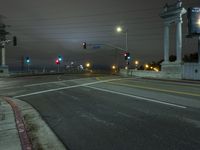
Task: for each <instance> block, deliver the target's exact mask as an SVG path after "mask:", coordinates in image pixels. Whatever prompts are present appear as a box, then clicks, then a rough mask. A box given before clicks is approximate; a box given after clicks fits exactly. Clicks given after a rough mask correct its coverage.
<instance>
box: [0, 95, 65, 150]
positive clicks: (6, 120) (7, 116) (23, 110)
mask: <svg viewBox="0 0 200 150" xmlns="http://www.w3.org/2000/svg"><path fill="white" fill-rule="evenodd" d="M11 106H12V107H11ZM37 149H42V150H66V148H65V146H64V145H63V144H62V143H61V142H60V140H59V139H58V138H57V136H56V135H55V134H54V132H53V131H52V130H51V129H50V128H49V127H48V125H47V124H46V123H45V122H44V121H43V119H42V118H41V116H40V115H39V113H38V112H37V111H36V110H35V109H34V108H33V107H32V106H31V105H29V104H28V103H26V102H24V101H21V100H17V99H11V98H6V97H0V150H37Z"/></svg>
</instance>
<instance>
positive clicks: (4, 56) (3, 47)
mask: <svg viewBox="0 0 200 150" xmlns="http://www.w3.org/2000/svg"><path fill="white" fill-rule="evenodd" d="M1 65H2V66H3V67H4V66H6V50H5V45H2V63H1Z"/></svg>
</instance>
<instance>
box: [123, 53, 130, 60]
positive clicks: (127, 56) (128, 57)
mask: <svg viewBox="0 0 200 150" xmlns="http://www.w3.org/2000/svg"><path fill="white" fill-rule="evenodd" d="M124 57H125V60H129V59H131V57H130V53H129V52H126V53H124Z"/></svg>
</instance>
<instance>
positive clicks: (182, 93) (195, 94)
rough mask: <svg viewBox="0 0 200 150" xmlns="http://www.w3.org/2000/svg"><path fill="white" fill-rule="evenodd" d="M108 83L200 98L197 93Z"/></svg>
mask: <svg viewBox="0 0 200 150" xmlns="http://www.w3.org/2000/svg"><path fill="white" fill-rule="evenodd" d="M108 83H110V84H114V85H121V86H127V87H134V88H140V89H145V90H153V91H159V92H167V93H174V94H181V95H189V96H196V97H200V94H197V93H188V92H181V91H174V90H173V91H172V90H166V89H158V88H153V87H146V86H140V85H130V84H125V83H115V82H108Z"/></svg>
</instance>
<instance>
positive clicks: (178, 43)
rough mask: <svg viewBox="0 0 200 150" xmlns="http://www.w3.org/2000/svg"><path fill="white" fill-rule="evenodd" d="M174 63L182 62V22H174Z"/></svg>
mask: <svg viewBox="0 0 200 150" xmlns="http://www.w3.org/2000/svg"><path fill="white" fill-rule="evenodd" d="M176 57H177V59H176V62H177V63H181V62H182V20H181V18H180V19H179V20H178V21H177V22H176Z"/></svg>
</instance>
